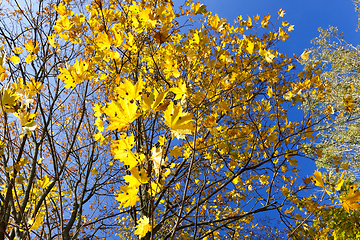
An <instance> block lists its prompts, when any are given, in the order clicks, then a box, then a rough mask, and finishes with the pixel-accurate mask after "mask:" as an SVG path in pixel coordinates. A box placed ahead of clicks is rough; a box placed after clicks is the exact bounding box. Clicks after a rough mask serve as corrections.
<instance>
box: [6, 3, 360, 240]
mask: <svg viewBox="0 0 360 240" xmlns="http://www.w3.org/2000/svg"><path fill="white" fill-rule="evenodd" d="M4 4H5V3H4ZM7 6H8V7H9V8H8V9H4V10H2V11H3V12H4V13H5V12H6V11H8V12H9V13H10V16H11V18H12V19H13V24H12V26H8V25H7V24H6V20H4V19H3V21H2V23H3V26H2V27H1V30H0V37H1V39H2V42H3V56H2V67H1V76H0V78H1V83H2V89H1V102H0V103H1V114H2V115H1V121H2V126H3V128H2V129H1V132H0V138H1V154H2V160H1V164H2V167H1V168H0V169H1V174H0V176H1V178H2V183H1V184H2V185H1V186H2V187H1V194H0V198H1V200H2V203H1V209H0V219H1V222H0V239H4V238H5V237H6V238H8V239H16V238H18V239H96V238H103V239H106V238H107V237H110V236H111V237H114V236H115V235H117V236H119V237H120V238H121V239H138V238H140V239H225V238H228V239H247V238H248V239H255V238H259V239H261V237H267V238H268V237H274V238H275V237H278V236H277V235H276V234H278V232H276V231H271V230H269V229H271V228H272V226H270V227H269V226H266V225H263V224H261V221H260V220H258V218H257V217H258V216H261V215H259V213H261V214H262V215H264V214H265V213H267V212H269V213H270V214H272V215H274V213H276V214H277V215H279V216H280V218H281V219H282V220H283V222H284V227H288V228H287V230H284V231H283V232H282V234H285V236H286V235H287V234H289V236H292V235H293V234H294V233H295V232H296V231H297V230H298V228H299V226H302V225H303V223H304V222H303V221H304V219H306V218H307V217H308V216H309V215H311V214H313V213H314V212H312V211H311V210H310V211H309V212H302V211H301V209H300V210H298V208H299V206H300V208H301V206H305V207H308V208H310V209H311V208H312V207H314V206H315V205H316V201H315V200H313V199H314V197H313V196H310V197H309V195H310V194H308V193H305V192H304V190H305V189H307V188H308V187H309V186H311V183H310V181H304V182H303V181H302V180H299V179H297V178H298V172H299V167H298V164H297V163H298V161H299V159H301V158H299V156H305V155H306V153H305V150H307V149H304V148H303V144H304V143H306V142H308V141H310V140H312V139H313V126H314V125H316V124H317V122H316V121H313V120H312V116H311V115H307V114H304V115H303V116H302V118H301V120H299V121H294V120H290V119H289V110H291V108H294V107H295V106H296V104H297V103H298V102H301V101H303V99H304V97H305V96H306V94H316V93H319V94H320V93H321V92H322V91H323V90H324V88H323V86H322V83H321V80H320V78H319V76H318V73H319V70H318V68H317V66H316V64H313V65H308V66H307V67H306V69H305V70H304V71H300V70H297V69H296V66H297V65H298V62H299V61H302V60H301V59H302V58H305V57H306V56H305V55H302V57H296V56H295V57H288V56H287V55H286V54H282V53H280V52H278V50H277V47H276V44H277V43H278V42H279V41H286V40H287V39H288V37H289V34H290V32H291V31H292V30H293V29H294V26H293V25H290V24H289V23H288V22H287V21H282V19H283V17H284V14H285V11H284V10H282V9H280V10H279V12H278V13H277V16H275V17H270V15H267V16H264V17H260V16H258V15H257V16H253V17H250V16H247V17H244V18H243V17H241V16H239V17H238V18H237V19H236V21H235V23H230V22H228V21H227V20H226V19H224V18H219V17H218V16H217V15H216V14H213V13H211V12H208V11H207V10H206V6H205V5H203V4H201V3H199V2H197V3H195V2H193V1H186V2H185V4H184V5H183V6H181V7H179V8H178V7H175V6H174V5H173V4H172V3H171V2H170V1H155V0H154V1H112V0H111V1H102V0H95V1H86V3H85V4H84V2H83V1H75V0H74V1H71V0H65V1H58V2H55V1H54V2H53V1H50V0H48V1H40V2H39V3H38V4H37V5H36V6H33V5H26V6H24V7H21V6H20V5H16V4H15V5H14V6H13V7H11V3H8V4H7ZM275 15H276V13H275ZM29 16H30V17H29ZM12 27H13V29H10V28H12ZM5 52H6V54H7V55H6V56H5V54H4V53H5ZM318 175H319V174H318ZM318 175H315V176H318ZM320 177H321V176H320ZM320 179H321V178H316V180H315V184H317V185H318V186H321V187H322V186H323V185H321V184H322V180H320ZM339 181H341V180H339ZM339 184H340V183H338V184H337V186H339ZM324 187H325V186H324ZM354 194H358V193H357V192H356V193H354ZM304 196H305V197H304ZM345 201H346V200H345ZM348 203H349V201H348ZM352 206H353V205H348V207H346V209H347V210H349V209H352V208H353V207H352ZM295 209H297V210H295ZM280 230H282V229H280ZM261 234H265V235H266V236H265V235H261Z"/></svg>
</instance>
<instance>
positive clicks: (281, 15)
mask: <svg viewBox="0 0 360 240" xmlns="http://www.w3.org/2000/svg"><path fill="white" fill-rule="evenodd" d="M278 14H279V16H280V17H283V16H284V15H285V10H283V9H282V8H280V9H279V11H278Z"/></svg>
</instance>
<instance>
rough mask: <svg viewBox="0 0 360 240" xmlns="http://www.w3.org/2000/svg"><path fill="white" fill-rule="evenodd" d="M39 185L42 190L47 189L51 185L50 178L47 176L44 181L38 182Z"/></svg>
mask: <svg viewBox="0 0 360 240" xmlns="http://www.w3.org/2000/svg"><path fill="white" fill-rule="evenodd" d="M37 184H38V185H39V187H40V188H43V189H44V188H46V187H47V186H48V185H49V184H50V178H49V177H48V176H47V175H45V176H44V177H43V178H42V180H38V181H37Z"/></svg>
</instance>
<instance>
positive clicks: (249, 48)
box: [246, 40, 254, 54]
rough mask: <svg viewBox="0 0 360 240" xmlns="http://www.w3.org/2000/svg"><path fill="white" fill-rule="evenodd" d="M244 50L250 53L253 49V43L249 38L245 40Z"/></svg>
mask: <svg viewBox="0 0 360 240" xmlns="http://www.w3.org/2000/svg"><path fill="white" fill-rule="evenodd" d="M246 51H248V53H249V54H252V53H253V51H254V43H253V42H252V41H250V40H248V42H247V47H246Z"/></svg>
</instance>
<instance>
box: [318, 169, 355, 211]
mask: <svg viewBox="0 0 360 240" xmlns="http://www.w3.org/2000/svg"><path fill="white" fill-rule="evenodd" d="M330 177H331V176H329V178H330ZM343 178H344V172H343V173H342V175H341V176H340V178H339V179H338V180H337V182H336V183H334V187H333V188H332V189H330V190H329V189H328V188H327V187H326V185H325V184H324V181H323V176H322V175H321V172H319V171H317V170H316V171H315V172H314V175H313V182H314V184H315V186H319V187H321V188H322V189H324V190H325V191H326V193H328V194H329V195H331V194H333V193H334V192H335V191H340V189H341V187H342V186H343V184H344V179H343ZM340 201H341V203H342V206H343V208H344V209H345V211H347V212H348V213H350V210H356V209H359V208H360V204H359V202H360V191H358V190H357V185H356V184H352V185H351V186H350V187H349V189H348V191H347V193H346V194H343V195H341V196H340Z"/></svg>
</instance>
